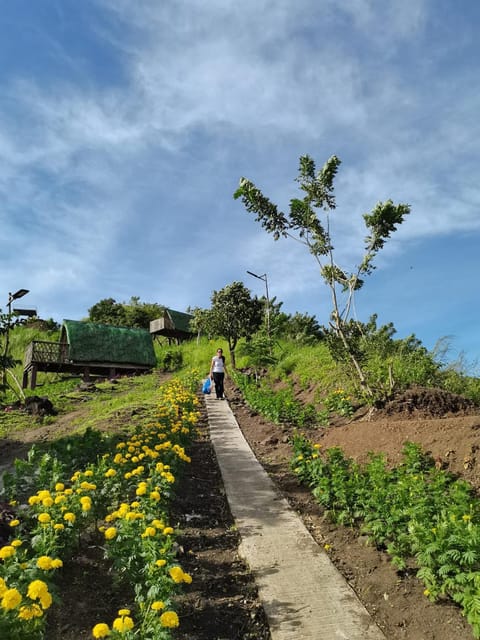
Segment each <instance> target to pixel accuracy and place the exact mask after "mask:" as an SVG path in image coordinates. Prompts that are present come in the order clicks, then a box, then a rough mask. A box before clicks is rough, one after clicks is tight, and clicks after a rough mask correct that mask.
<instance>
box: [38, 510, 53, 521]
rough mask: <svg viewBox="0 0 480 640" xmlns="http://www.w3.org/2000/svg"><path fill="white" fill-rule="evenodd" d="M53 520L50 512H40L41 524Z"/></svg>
mask: <svg viewBox="0 0 480 640" xmlns="http://www.w3.org/2000/svg"><path fill="white" fill-rule="evenodd" d="M50 520H51V517H50V514H49V513H46V512H43V513H39V514H38V521H39V522H40V524H48V523H49V522H50Z"/></svg>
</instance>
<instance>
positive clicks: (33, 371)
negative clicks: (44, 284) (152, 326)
mask: <svg viewBox="0 0 480 640" xmlns="http://www.w3.org/2000/svg"><path fill="white" fill-rule="evenodd" d="M155 365H156V357H155V352H154V349H153V340H152V336H151V335H150V333H149V332H148V331H147V330H146V329H132V328H130V327H115V326H113V325H109V324H98V323H94V322H81V321H78V320H64V321H63V324H62V329H61V335H60V341H59V342H46V341H41V340H35V341H33V342H31V343H30V344H29V345H28V347H27V350H26V352H25V359H24V370H23V388H26V387H27V386H28V381H29V377H30V388H31V389H34V388H35V386H36V378H37V372H38V371H54V372H58V373H64V372H70V373H73V374H78V375H82V376H83V379H84V380H89V379H90V376H105V377H113V376H115V375H117V374H119V373H141V372H146V371H149V370H151V369H152V368H153V367H155Z"/></svg>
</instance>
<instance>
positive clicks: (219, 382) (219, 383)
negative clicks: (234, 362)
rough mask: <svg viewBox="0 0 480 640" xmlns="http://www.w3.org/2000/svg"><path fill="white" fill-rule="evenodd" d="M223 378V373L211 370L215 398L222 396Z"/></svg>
mask: <svg viewBox="0 0 480 640" xmlns="http://www.w3.org/2000/svg"><path fill="white" fill-rule="evenodd" d="M224 378H225V374H224V373H218V372H215V371H214V372H213V381H214V383H215V393H216V395H217V398H223V380H224Z"/></svg>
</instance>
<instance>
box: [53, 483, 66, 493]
mask: <svg viewBox="0 0 480 640" xmlns="http://www.w3.org/2000/svg"><path fill="white" fill-rule="evenodd" d="M64 490H65V485H64V484H63V482H57V484H56V485H55V491H64Z"/></svg>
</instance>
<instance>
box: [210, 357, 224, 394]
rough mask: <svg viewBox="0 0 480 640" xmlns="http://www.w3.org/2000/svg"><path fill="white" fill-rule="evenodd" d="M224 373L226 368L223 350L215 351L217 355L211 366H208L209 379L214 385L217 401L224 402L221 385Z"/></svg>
mask: <svg viewBox="0 0 480 640" xmlns="http://www.w3.org/2000/svg"><path fill="white" fill-rule="evenodd" d="M226 373H227V368H226V366H225V356H224V355H223V349H217V355H215V356H213V358H212V364H211V365H210V378H211V379H212V380H213V382H214V383H215V394H216V396H217V400H225V394H224V389H223V384H224V380H225V374H226Z"/></svg>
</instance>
